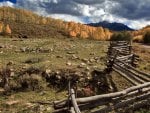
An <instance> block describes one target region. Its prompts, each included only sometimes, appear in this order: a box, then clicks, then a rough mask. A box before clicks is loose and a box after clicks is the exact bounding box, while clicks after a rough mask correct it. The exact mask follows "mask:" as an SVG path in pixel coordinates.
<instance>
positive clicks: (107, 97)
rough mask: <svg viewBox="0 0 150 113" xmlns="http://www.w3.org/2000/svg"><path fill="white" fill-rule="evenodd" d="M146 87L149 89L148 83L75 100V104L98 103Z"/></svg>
mask: <svg viewBox="0 0 150 113" xmlns="http://www.w3.org/2000/svg"><path fill="white" fill-rule="evenodd" d="M146 87H150V82H147V83H144V84H140V85H137V86H133V87H130V88H127V89H125V90H123V91H120V92H115V93H109V94H102V95H96V96H91V97H84V98H76V101H77V103H87V102H92V101H95V100H99V101H100V100H105V99H111V98H115V97H120V96H123V95H127V94H128V93H130V92H133V91H136V90H139V89H142V88H146Z"/></svg>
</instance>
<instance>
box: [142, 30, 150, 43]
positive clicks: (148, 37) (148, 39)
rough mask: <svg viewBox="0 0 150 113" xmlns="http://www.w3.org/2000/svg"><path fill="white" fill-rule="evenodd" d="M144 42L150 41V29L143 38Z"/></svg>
mask: <svg viewBox="0 0 150 113" xmlns="http://www.w3.org/2000/svg"><path fill="white" fill-rule="evenodd" d="M143 42H144V43H145V44H147V43H150V31H149V32H146V33H145V35H144V38H143Z"/></svg>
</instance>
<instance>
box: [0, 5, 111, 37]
mask: <svg viewBox="0 0 150 113" xmlns="http://www.w3.org/2000/svg"><path fill="white" fill-rule="evenodd" d="M3 11H4V12H5V15H4V17H3V16H2V15H3ZM0 15H1V16H0V19H1V20H5V21H7V23H8V24H6V25H4V24H3V23H0V32H6V31H7V33H8V34H11V33H12V34H26V35H28V36H29V37H30V35H32V36H34V35H35V36H36V37H45V36H55V35H58V36H60V35H64V36H67V37H73V38H90V39H97V40H109V39H110V37H111V35H112V33H111V32H110V31H109V30H108V29H104V28H102V27H98V28H96V27H91V26H88V25H84V24H81V23H75V22H65V21H62V20H60V19H52V18H50V17H42V16H39V15H37V14H34V13H33V12H31V11H27V10H23V9H17V8H10V7H3V8H0ZM4 29H5V30H4ZM56 37H57V36H56Z"/></svg>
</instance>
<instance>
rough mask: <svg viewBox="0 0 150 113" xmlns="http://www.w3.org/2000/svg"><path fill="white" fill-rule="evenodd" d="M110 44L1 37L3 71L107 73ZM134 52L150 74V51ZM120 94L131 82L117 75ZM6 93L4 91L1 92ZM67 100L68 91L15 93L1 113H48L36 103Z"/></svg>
mask: <svg viewBox="0 0 150 113" xmlns="http://www.w3.org/2000/svg"><path fill="white" fill-rule="evenodd" d="M108 45H109V42H105V41H95V40H86V39H70V38H43V39H23V40H22V39H14V38H7V37H0V68H4V67H5V66H6V64H8V63H11V68H12V69H13V70H14V72H19V71H22V70H24V69H27V68H30V67H34V68H38V69H41V70H47V69H49V70H58V69H73V70H74V69H75V70H79V71H89V72H90V71H91V70H94V69H100V70H103V69H104V68H105V67H106V66H105V63H106V53H107V47H108ZM133 45H134V47H133V48H134V52H135V53H137V54H138V55H139V56H140V58H141V60H140V61H139V66H138V68H139V69H140V70H142V71H144V72H147V73H150V57H149V56H150V48H149V46H144V45H141V44H137V43H135V44H133ZM113 74H114V76H113V80H114V82H116V83H117V87H118V88H119V90H122V88H126V87H127V84H128V83H127V81H125V80H124V79H123V78H121V77H119V75H117V74H115V73H113ZM0 90H2V89H0ZM66 96H67V92H66V91H61V92H58V91H57V90H55V89H54V88H46V89H44V90H42V91H23V92H13V93H12V94H11V95H8V96H0V113H32V112H33V113H34V112H37V111H39V112H38V113H47V112H52V111H53V108H52V107H51V106H49V105H41V104H34V103H32V102H33V101H36V102H37V101H41V100H42V101H49V102H51V101H53V100H57V99H62V98H65V97H66Z"/></svg>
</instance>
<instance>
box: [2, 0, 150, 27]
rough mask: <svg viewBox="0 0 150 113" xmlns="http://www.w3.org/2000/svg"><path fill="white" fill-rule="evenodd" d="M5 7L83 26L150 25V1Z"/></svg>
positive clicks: (79, 0)
mask: <svg viewBox="0 0 150 113" xmlns="http://www.w3.org/2000/svg"><path fill="white" fill-rule="evenodd" d="M2 4H3V3H2V2H1V3H0V5H1V6H2ZM5 5H7V6H11V7H18V8H24V9H28V10H32V11H33V12H35V13H38V14H40V15H42V16H50V17H53V18H56V19H63V20H66V21H75V22H80V23H96V22H100V21H109V22H119V23H123V24H126V25H128V26H129V27H131V28H133V29H140V28H142V27H144V26H147V25H150V0H17V3H16V4H13V3H11V2H9V1H7V2H6V3H5Z"/></svg>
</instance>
